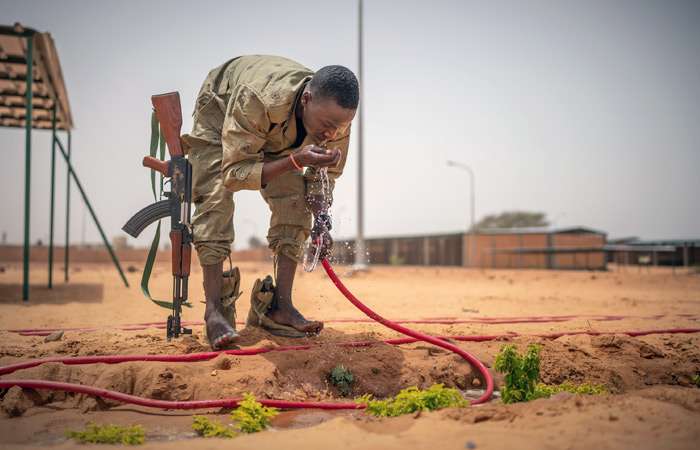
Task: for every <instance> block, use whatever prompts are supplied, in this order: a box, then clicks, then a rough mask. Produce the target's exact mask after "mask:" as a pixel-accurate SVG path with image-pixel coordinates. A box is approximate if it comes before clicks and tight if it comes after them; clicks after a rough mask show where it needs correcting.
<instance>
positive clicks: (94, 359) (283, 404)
mask: <svg viewBox="0 0 700 450" xmlns="http://www.w3.org/2000/svg"><path fill="white" fill-rule="evenodd" d="M323 267H324V269H325V270H326V273H327V274H328V276H329V277H330V278H331V280H332V281H333V283H334V284H335V286H336V287H337V288H338V289H339V290H340V291H341V292H342V293H343V295H345V297H346V298H347V299H348V300H349V301H350V302H351V303H352V304H353V305H355V307H357V308H358V309H360V310H361V311H362V312H363V313H364V314H366V315H367V316H368V317H370V318H371V319H373V320H375V321H377V322H379V323H381V324H382V325H384V326H386V327H388V328H391V329H393V330H395V331H398V332H400V333H402V334H405V335H406V336H410V337H407V338H396V339H389V340H386V341H384V342H386V343H389V344H393V345H399V344H406V343H411V342H417V341H424V342H428V343H431V344H434V345H436V346H439V347H442V348H445V349H447V350H450V351H452V352H454V353H457V354H458V355H460V356H462V357H463V358H464V359H466V360H467V361H468V362H469V363H470V364H472V366H473V367H475V368H476V369H477V370H479V372H480V373H481V374H482V376H483V378H484V380H485V381H486V391H485V392H484V394H483V395H482V396H481V397H479V398H478V399H477V400H475V401H473V402H471V403H472V404H479V403H483V402H486V401H488V399H489V398H490V396H491V394H492V393H493V378H492V377H491V374H490V373H489V372H488V370H487V369H486V367H485V366H484V365H483V364H482V363H481V362H480V361H479V360H477V359H476V358H475V357H473V356H472V355H470V354H469V353H467V352H465V351H463V350H462V349H460V348H459V347H456V346H455V345H453V344H451V343H449V342H446V341H445V340H444V339H454V340H459V341H476V342H481V341H488V340H493V339H498V338H502V337H513V336H518V334H517V333H508V334H500V335H477V336H442V337H440V338H437V337H433V336H429V335H425V334H423V333H419V332H417V331H413V330H410V329H408V328H405V327H403V326H401V325H398V324H396V323H395V322H392V321H389V320H387V319H384V318H383V317H381V316H380V315H378V314H377V313H375V312H374V311H372V310H371V309H369V308H368V307H367V306H365V305H364V304H363V303H362V302H360V301H359V300H358V299H357V298H356V297H355V296H354V295H353V294H352V293H351V292H350V291H349V290H348V289H347V288H346V287H345V286H344V285H343V283H342V282H341V281H340V279H339V278H338V276H337V275H336V274H335V272H334V271H333V269H332V267H331V266H330V264H329V263H328V262H327V261H326V260H323ZM559 317H562V318H563V317H567V318H568V317H575V316H559ZM601 317H607V318H608V319H604V320H618V317H622V316H601ZM503 319H516V320H517V322H515V323H523V322H528V321H529V320H528V319H531V321H533V322H539V321H541V320H542V318H538V317H532V318H503ZM503 319H501V320H503ZM538 319H539V320H538ZM437 320H438V319H436V322H435V323H440V322H437ZM431 323H433V322H431ZM495 323H501V322H495ZM143 325H151V324H143ZM32 331H35V330H32ZM36 331H39V330H36ZM697 332H700V329H697V328H677V329H666V330H648V331H628V332H615V333H617V334H628V335H630V336H643V335H647V334H655V333H697ZM610 333H611V332H605V333H603V332H596V331H573V332H561V333H547V334H539V335H534V336H539V337H545V338H557V337H561V336H565V335H577V334H590V335H599V334H610ZM375 343H376V341H355V342H344V343H339V344H338V345H341V346H348V347H361V346H368V345H373V344H375ZM310 347H311V345H299V346H285V347H273V348H270V347H266V348H252V349H244V350H224V351H219V352H204V353H191V354H186V355H112V356H83V357H65V358H62V357H53V358H44V359H35V360H31V361H25V362H21V363H17V364H11V365H7V366H2V367H0V375H6V374H9V373H12V372H15V371H17V370H20V369H26V368H30V367H35V366H38V365H41V364H45V363H49V362H61V363H64V364H71V365H72V364H94V363H107V364H116V363H121V362H127V361H159V362H194V361H204V360H209V359H212V358H215V357H217V356H218V355H220V354H229V355H240V356H243V355H257V354H260V353H266V352H271V351H292V350H305V349H308V348H310ZM12 386H19V387H22V388H32V389H53V390H61V391H67V392H75V393H81V394H88V395H94V396H99V397H103V398H109V399H112V400H117V401H121V402H124V403H131V404H136V405H141V406H148V407H155V408H164V409H200V408H218V407H235V406H237V405H238V402H239V401H240V399H218V400H193V401H165V400H154V399H148V398H143V397H138V396H134V395H129V394H124V393H121V392H115V391H110V390H107V389H100V388H95V387H90V386H84V385H80V384H72V383H62V382H52V381H44V380H11V379H10V380H0V388H9V387H12ZM260 403H262V404H264V405H266V406H274V407H278V408H284V409H294V408H318V409H362V408H364V406H363V405H358V404H356V403H351V402H340V403H326V402H293V401H284V400H260Z"/></svg>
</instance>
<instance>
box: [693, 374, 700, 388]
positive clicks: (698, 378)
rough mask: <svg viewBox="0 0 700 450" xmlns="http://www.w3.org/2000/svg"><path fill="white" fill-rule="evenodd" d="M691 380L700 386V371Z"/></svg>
mask: <svg viewBox="0 0 700 450" xmlns="http://www.w3.org/2000/svg"><path fill="white" fill-rule="evenodd" d="M691 381H692V382H693V384H694V385H695V386H697V387H699V388H700V373H697V374H695V375H694V376H693V378H691Z"/></svg>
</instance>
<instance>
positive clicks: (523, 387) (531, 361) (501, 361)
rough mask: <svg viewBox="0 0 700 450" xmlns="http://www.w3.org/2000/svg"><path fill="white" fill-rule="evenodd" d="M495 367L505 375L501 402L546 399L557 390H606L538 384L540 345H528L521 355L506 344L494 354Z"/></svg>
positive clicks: (596, 386) (595, 386)
mask: <svg viewBox="0 0 700 450" xmlns="http://www.w3.org/2000/svg"><path fill="white" fill-rule="evenodd" d="M494 367H495V369H496V370H497V371H499V372H501V373H504V374H505V385H504V386H503V388H502V389H501V399H502V400H503V403H515V402H527V401H530V400H535V399H537V398H547V397H551V396H552V395H554V394H558V393H560V392H570V393H572V394H586V395H600V394H607V393H608V390H607V389H606V388H605V386H603V385H600V384H591V383H583V384H573V383H571V382H568V381H567V382H564V383H562V384H560V385H547V384H544V383H540V347H539V346H538V345H534V344H530V345H528V347H527V351H526V352H525V354H524V355H522V356H521V355H519V354H518V352H517V350H516V349H515V346H514V345H512V344H506V345H504V346H503V347H501V351H500V352H499V353H498V355H496V364H495V365H494Z"/></svg>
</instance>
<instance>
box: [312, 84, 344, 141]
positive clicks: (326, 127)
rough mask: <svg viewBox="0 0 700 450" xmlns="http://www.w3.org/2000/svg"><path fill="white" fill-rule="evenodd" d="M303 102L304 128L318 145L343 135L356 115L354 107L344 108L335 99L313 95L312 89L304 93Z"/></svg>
mask: <svg viewBox="0 0 700 450" xmlns="http://www.w3.org/2000/svg"><path fill="white" fill-rule="evenodd" d="M301 102H302V105H304V113H303V115H302V121H303V122H304V128H306V132H307V133H308V134H309V136H311V137H312V138H313V139H314V141H316V144H318V145H323V144H325V143H326V142H328V141H333V140H334V139H336V138H338V137H340V136H342V135H343V133H345V132H346V130H347V129H348V127H349V126H350V122H352V119H353V117H355V110H354V109H346V108H343V107H341V106H339V105H338V104H337V103H336V102H335V100H333V99H328V98H321V97H318V96H313V94H312V93H311V92H310V91H305V92H304V93H303V94H302V97H301Z"/></svg>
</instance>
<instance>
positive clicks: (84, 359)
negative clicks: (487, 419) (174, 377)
mask: <svg viewBox="0 0 700 450" xmlns="http://www.w3.org/2000/svg"><path fill="white" fill-rule="evenodd" d="M679 333H686V334H687V333H700V328H666V329H657V330H641V331H593V330H583V331H564V332H559V333H540V334H520V333H515V332H510V333H504V334H477V335H451V336H437V337H438V338H440V339H442V340H453V341H460V342H486V341H494V340H497V339H503V338H513V337H519V336H523V337H528V336H529V337H539V338H544V339H557V338H560V337H562V336H577V335H589V336H600V335H603V334H625V335H627V336H633V337H636V336H647V335H650V334H679ZM418 341H420V339H416V338H412V337H405V338H393V339H386V340H383V341H349V342H335V343H334V342H328V343H324V345H337V346H339V347H369V346H372V345H375V344H378V343H380V342H383V343H385V344H390V345H403V344H412V343H414V342H418ZM318 345H320V344H307V345H287V346H280V347H256V348H246V349H237V350H219V351H216V352H201V353H187V354H178V355H96V356H54V357H49V358H38V359H32V360H29V361H22V362H18V363H15V364H8V365H6V366H0V375H8V374H10V373H14V372H16V371H18V370H23V369H29V368H32V367H37V366H40V365H42V364H48V363H61V364H66V365H70V366H73V365H84V364H120V363H125V362H143V361H148V362H199V361H208V360H210V359H214V358H216V357H217V356H219V355H232V356H253V355H259V354H262V353H268V352H288V351H296V350H308V349H310V348H312V347H315V346H318Z"/></svg>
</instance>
